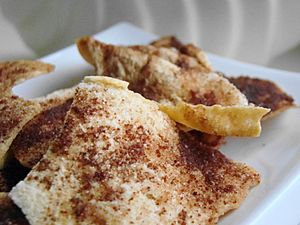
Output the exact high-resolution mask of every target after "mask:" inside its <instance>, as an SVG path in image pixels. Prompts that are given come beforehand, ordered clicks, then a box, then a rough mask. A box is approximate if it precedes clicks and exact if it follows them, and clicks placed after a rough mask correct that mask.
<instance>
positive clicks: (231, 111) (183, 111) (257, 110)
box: [160, 102, 270, 137]
mask: <svg viewBox="0 0 300 225" xmlns="http://www.w3.org/2000/svg"><path fill="white" fill-rule="evenodd" d="M160 109H161V110H162V111H163V112H165V113H167V114H168V115H169V116H170V117H171V118H172V119H173V120H174V121H176V122H178V123H180V124H183V125H185V126H187V127H188V128H192V129H195V130H199V131H202V132H205V133H208V134H217V135H222V136H248V137H256V136H259V134H260V132H261V126H260V120H261V118H262V117H263V116H264V115H265V114H267V113H268V112H269V111H270V110H269V109H266V108H263V107H254V106H221V105H213V106H205V105H202V104H199V105H191V104H188V103H185V102H178V103H177V104H176V105H166V104H160Z"/></svg>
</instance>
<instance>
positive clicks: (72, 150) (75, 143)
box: [9, 77, 259, 225]
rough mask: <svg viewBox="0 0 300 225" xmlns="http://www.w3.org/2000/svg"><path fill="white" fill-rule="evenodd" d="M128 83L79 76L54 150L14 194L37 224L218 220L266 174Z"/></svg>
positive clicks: (32, 221) (176, 222)
mask: <svg viewBox="0 0 300 225" xmlns="http://www.w3.org/2000/svg"><path fill="white" fill-rule="evenodd" d="M103 79H105V80H104V82H103V83H102V80H103ZM93 80H95V82H92V81H93ZM120 82H121V83H120ZM126 85H127V84H126V83H124V82H122V81H119V80H115V79H112V78H110V79H109V78H103V77H95V78H92V77H90V78H89V79H88V82H87V83H83V84H80V85H79V87H78V89H77V92H76V94H75V97H74V101H73V104H72V106H71V109H70V111H69V112H68V114H67V116H66V120H65V125H64V129H63V131H62V132H61V135H60V137H59V138H58V139H57V140H56V142H55V144H54V145H53V148H52V150H51V151H48V152H47V153H46V155H45V156H44V158H43V159H42V160H41V161H40V162H39V163H38V164H37V165H36V166H35V167H34V168H33V170H32V171H31V172H30V174H29V175H28V176H27V177H26V179H25V180H24V181H22V182H20V183H19V184H18V185H17V186H16V187H15V188H14V189H13V190H12V191H11V192H10V194H9V195H10V197H12V199H13V201H14V202H15V203H16V204H17V205H18V206H19V207H20V208H21V209H22V211H23V212H24V214H25V215H26V217H27V218H28V220H29V222H30V224H32V225H36V224H48V223H52V224H64V223H66V222H68V224H99V223H101V224H142V223H144V224H172V223H174V224H180V223H181V224H192V223H194V224H215V223H216V222H217V220H218V219H219V217H220V216H221V215H223V214H225V213H226V212H228V211H230V210H232V209H234V208H237V207H238V206H239V205H240V204H241V202H242V201H243V199H244V198H245V197H246V195H247V194H248V191H249V188H250V187H252V186H254V185H257V184H258V183H259V175H258V174H257V172H256V171H255V170H253V169H252V168H250V167H248V166H246V165H244V164H241V163H236V162H234V161H232V160H230V159H228V158H226V157H225V156H224V155H223V154H222V153H221V152H220V151H217V150H215V149H211V148H207V147H206V146H203V145H202V144H201V143H199V142H198V138H197V137H194V136H193V134H192V133H184V132H182V131H179V130H178V129H177V128H176V124H175V123H174V122H173V121H172V120H170V119H169V117H168V116H167V115H166V114H164V113H163V112H161V111H160V110H159V107H158V105H157V103H156V102H154V101H150V100H147V99H145V98H143V97H142V96H141V95H139V94H136V93H134V92H131V91H129V90H128V89H126ZM66 215H67V216H66Z"/></svg>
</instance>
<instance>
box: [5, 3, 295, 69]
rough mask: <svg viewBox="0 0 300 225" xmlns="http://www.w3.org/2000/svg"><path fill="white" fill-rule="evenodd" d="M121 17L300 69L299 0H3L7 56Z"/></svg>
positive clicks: (51, 46) (219, 49)
mask: <svg viewBox="0 0 300 225" xmlns="http://www.w3.org/2000/svg"><path fill="white" fill-rule="evenodd" d="M120 21H128V22H130V23H132V24H134V25H137V26H139V27H141V28H143V29H144V30H146V31H148V32H151V33H155V34H158V35H171V34H172V35H176V36H177V37H179V38H180V39H181V40H182V41H183V42H192V43H194V44H196V45H198V46H199V47H201V48H202V49H204V50H205V51H207V52H211V53H215V54H218V55H221V56H225V57H229V58H234V59H238V60H241V61H245V62H249V63H255V64H260V65H265V66H269V67H275V68H280V69H284V70H289V71H297V72H300V1H299V0H251V1H247V0H223V1H219V0H151V1H147V0H106V1H105V0H88V1H81V0H64V1H61V0H51V1H49V0H39V1H36V0H22V1H18V0H0V33H1V35H0V49H1V50H0V60H11V59H36V58H39V57H41V56H44V55H47V54H49V53H51V52H54V51H56V50H58V49H61V48H63V47H65V46H68V45H70V44H73V43H74V40H75V39H76V38H78V37H80V36H83V35H90V34H95V33H98V32H100V31H101V30H103V29H105V28H107V27H109V26H111V25H113V24H115V23H117V22H120Z"/></svg>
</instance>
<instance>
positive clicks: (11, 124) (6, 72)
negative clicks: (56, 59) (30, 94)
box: [0, 61, 54, 169]
mask: <svg viewBox="0 0 300 225" xmlns="http://www.w3.org/2000/svg"><path fill="white" fill-rule="evenodd" d="M53 68H54V67H53V66H51V65H49V64H44V63H42V62H32V61H14V62H3V63H0V79H1V83H0V93H1V94H0V169H1V168H3V167H4V165H5V163H6V160H7V158H8V153H7V152H8V149H9V147H10V145H11V143H12V141H13V140H14V138H15V137H16V136H17V134H18V133H19V131H20V130H21V129H22V127H23V126H24V125H25V124H26V123H27V122H28V121H30V120H31V119H32V118H33V117H34V116H35V115H36V114H38V113H39V112H40V111H41V106H40V104H39V103H37V102H34V101H30V100H25V99H23V98H21V97H18V96H15V95H13V94H12V91H11V89H12V88H13V85H15V84H18V83H20V82H21V81H24V80H26V79H28V78H31V77H34V76H37V75H40V74H42V73H48V72H50V71H52V70H53Z"/></svg>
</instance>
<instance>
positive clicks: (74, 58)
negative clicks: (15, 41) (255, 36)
mask: <svg viewBox="0 0 300 225" xmlns="http://www.w3.org/2000/svg"><path fill="white" fill-rule="evenodd" d="M95 38H96V39H99V40H102V41H104V42H109V43H113V44H124V45H130V44H147V43H149V42H150V41H152V40H153V39H155V38H156V36H155V35H153V34H149V33H146V32H144V31H143V30H140V29H139V28H137V27H134V26H132V25H130V24H128V23H120V24H117V25H115V26H113V27H111V28H109V29H107V30H105V31H103V32H101V33H99V34H96V35H95ZM258 54H259V53H258ZM209 58H210V60H211V62H212V64H213V67H214V68H215V69H216V70H219V71H222V72H224V73H226V74H227V75H240V74H247V75H251V76H255V77H261V78H267V79H270V80H273V81H275V82H276V83H277V84H278V85H280V86H281V87H282V88H283V89H284V90H285V91H287V92H288V93H289V94H291V95H292V96H293V97H294V99H295V100H296V103H297V104H299V103H300V91H299V88H300V74H297V73H291V72H286V71H280V70H274V69H268V68H264V67H259V66H256V65H250V64H245V63H241V62H238V61H234V60H230V59H225V58H222V57H219V56H216V55H212V54H209ZM41 60H43V61H45V62H49V63H53V64H54V65H56V71H55V72H54V73H52V74H49V75H44V76H40V77H37V78H34V79H31V80H29V81H26V82H25V83H23V84H21V85H18V86H16V87H15V88H14V92H15V93H16V94H18V95H21V96H24V97H26V98H31V97H37V96H41V95H45V94H47V93H50V92H51V91H53V90H56V89H58V88H63V87H68V86H71V85H73V84H76V83H77V82H79V81H80V80H81V79H82V77H83V75H89V74H91V73H92V71H93V68H92V67H91V66H90V65H88V64H87V63H86V62H85V61H84V60H83V59H82V58H81V56H80V55H79V53H78V51H77V49H76V47H75V46H74V45H73V46H70V47H67V48H65V49H62V50H60V51H58V52H56V53H53V54H50V55H48V56H46V57H43V58H42V59H41ZM299 139H300V109H299V108H298V109H291V110H288V111H287V112H284V113H283V114H281V115H280V116H278V117H276V118H273V119H270V120H267V121H265V122H264V123H263V131H262V135H261V137H259V138H228V141H227V144H226V145H224V146H223V147H222V151H223V152H224V153H225V154H226V155H227V156H229V157H231V158H232V159H235V160H238V161H242V162H245V163H247V164H249V165H252V166H253V167H254V168H256V169H257V170H258V171H259V172H260V173H261V175H262V182H261V184H260V185H259V186H258V187H256V188H254V189H252V190H251V192H250V194H249V196H248V198H247V199H246V201H245V202H244V203H243V204H242V205H241V207H240V208H239V209H237V210H234V211H233V212H231V213H230V214H228V215H226V216H225V217H223V218H222V219H221V221H220V223H219V224H222V225H226V224H228V225H229V224H231V225H232V224H240V225H242V224H243V225H245V224H255V225H259V224H261V225H266V224H272V225H275V224H278V225H282V224H285V225H294V224H298V222H299V221H300V141H299Z"/></svg>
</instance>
